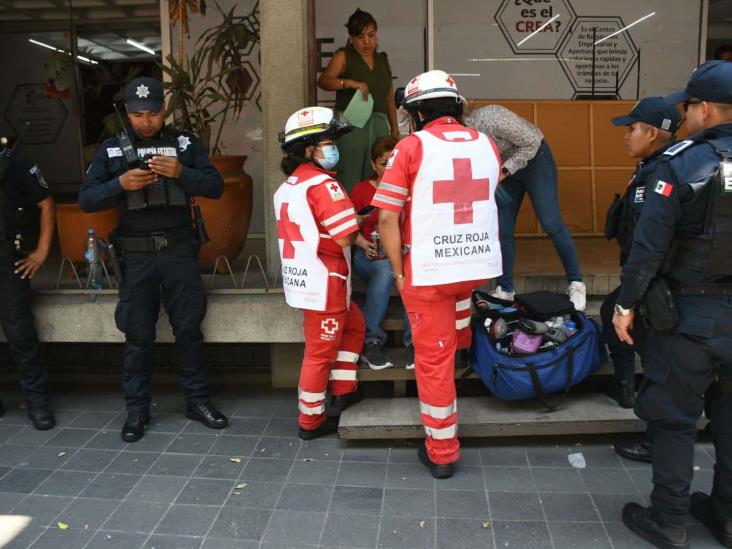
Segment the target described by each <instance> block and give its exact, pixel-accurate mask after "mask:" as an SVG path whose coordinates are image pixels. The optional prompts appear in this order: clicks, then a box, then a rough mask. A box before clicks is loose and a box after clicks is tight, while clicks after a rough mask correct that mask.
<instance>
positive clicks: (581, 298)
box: [567, 281, 587, 311]
mask: <svg viewBox="0 0 732 549" xmlns="http://www.w3.org/2000/svg"><path fill="white" fill-rule="evenodd" d="M567 295H569V300H570V301H571V302H572V303H573V304H574V308H575V309H577V310H578V311H584V310H585V307H587V286H585V283H584V282H577V281H574V282H571V283H570V284H569V287H568V288H567Z"/></svg>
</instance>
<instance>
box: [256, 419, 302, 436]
mask: <svg viewBox="0 0 732 549" xmlns="http://www.w3.org/2000/svg"><path fill="white" fill-rule="evenodd" d="M297 431H298V425H297V421H296V420H294V419H292V418H287V419H282V418H276V417H273V418H272V419H270V420H269V422H268V423H267V426H266V427H265V429H264V433H263V434H264V436H266V437H293V436H297Z"/></svg>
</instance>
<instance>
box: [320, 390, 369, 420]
mask: <svg viewBox="0 0 732 549" xmlns="http://www.w3.org/2000/svg"><path fill="white" fill-rule="evenodd" d="M362 400H363V387H361V386H359V387H358V388H357V389H356V390H355V391H353V392H352V393H347V394H345V395H338V396H332V397H330V404H329V405H328V407H327V410H326V412H327V414H328V416H329V417H338V416H340V415H341V412H342V411H343V410H345V409H346V408H348V407H349V406H353V405H354V404H356V403H357V402H361V401H362Z"/></svg>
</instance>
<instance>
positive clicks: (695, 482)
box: [691, 470, 714, 494]
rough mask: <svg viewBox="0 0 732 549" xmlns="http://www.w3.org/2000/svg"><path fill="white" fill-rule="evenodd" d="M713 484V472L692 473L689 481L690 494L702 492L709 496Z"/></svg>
mask: <svg viewBox="0 0 732 549" xmlns="http://www.w3.org/2000/svg"><path fill="white" fill-rule="evenodd" d="M713 484H714V472H713V471H705V470H702V471H694V477H693V478H692V480H691V493H692V494H693V493H694V492H704V493H705V494H710V493H711V492H712V485H713Z"/></svg>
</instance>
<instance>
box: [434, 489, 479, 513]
mask: <svg viewBox="0 0 732 549" xmlns="http://www.w3.org/2000/svg"><path fill="white" fill-rule="evenodd" d="M437 509H439V516H440V517H445V518H479V519H483V520H488V518H489V516H488V499H487V498H486V494H485V492H471V491H468V490H438V491H437Z"/></svg>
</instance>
